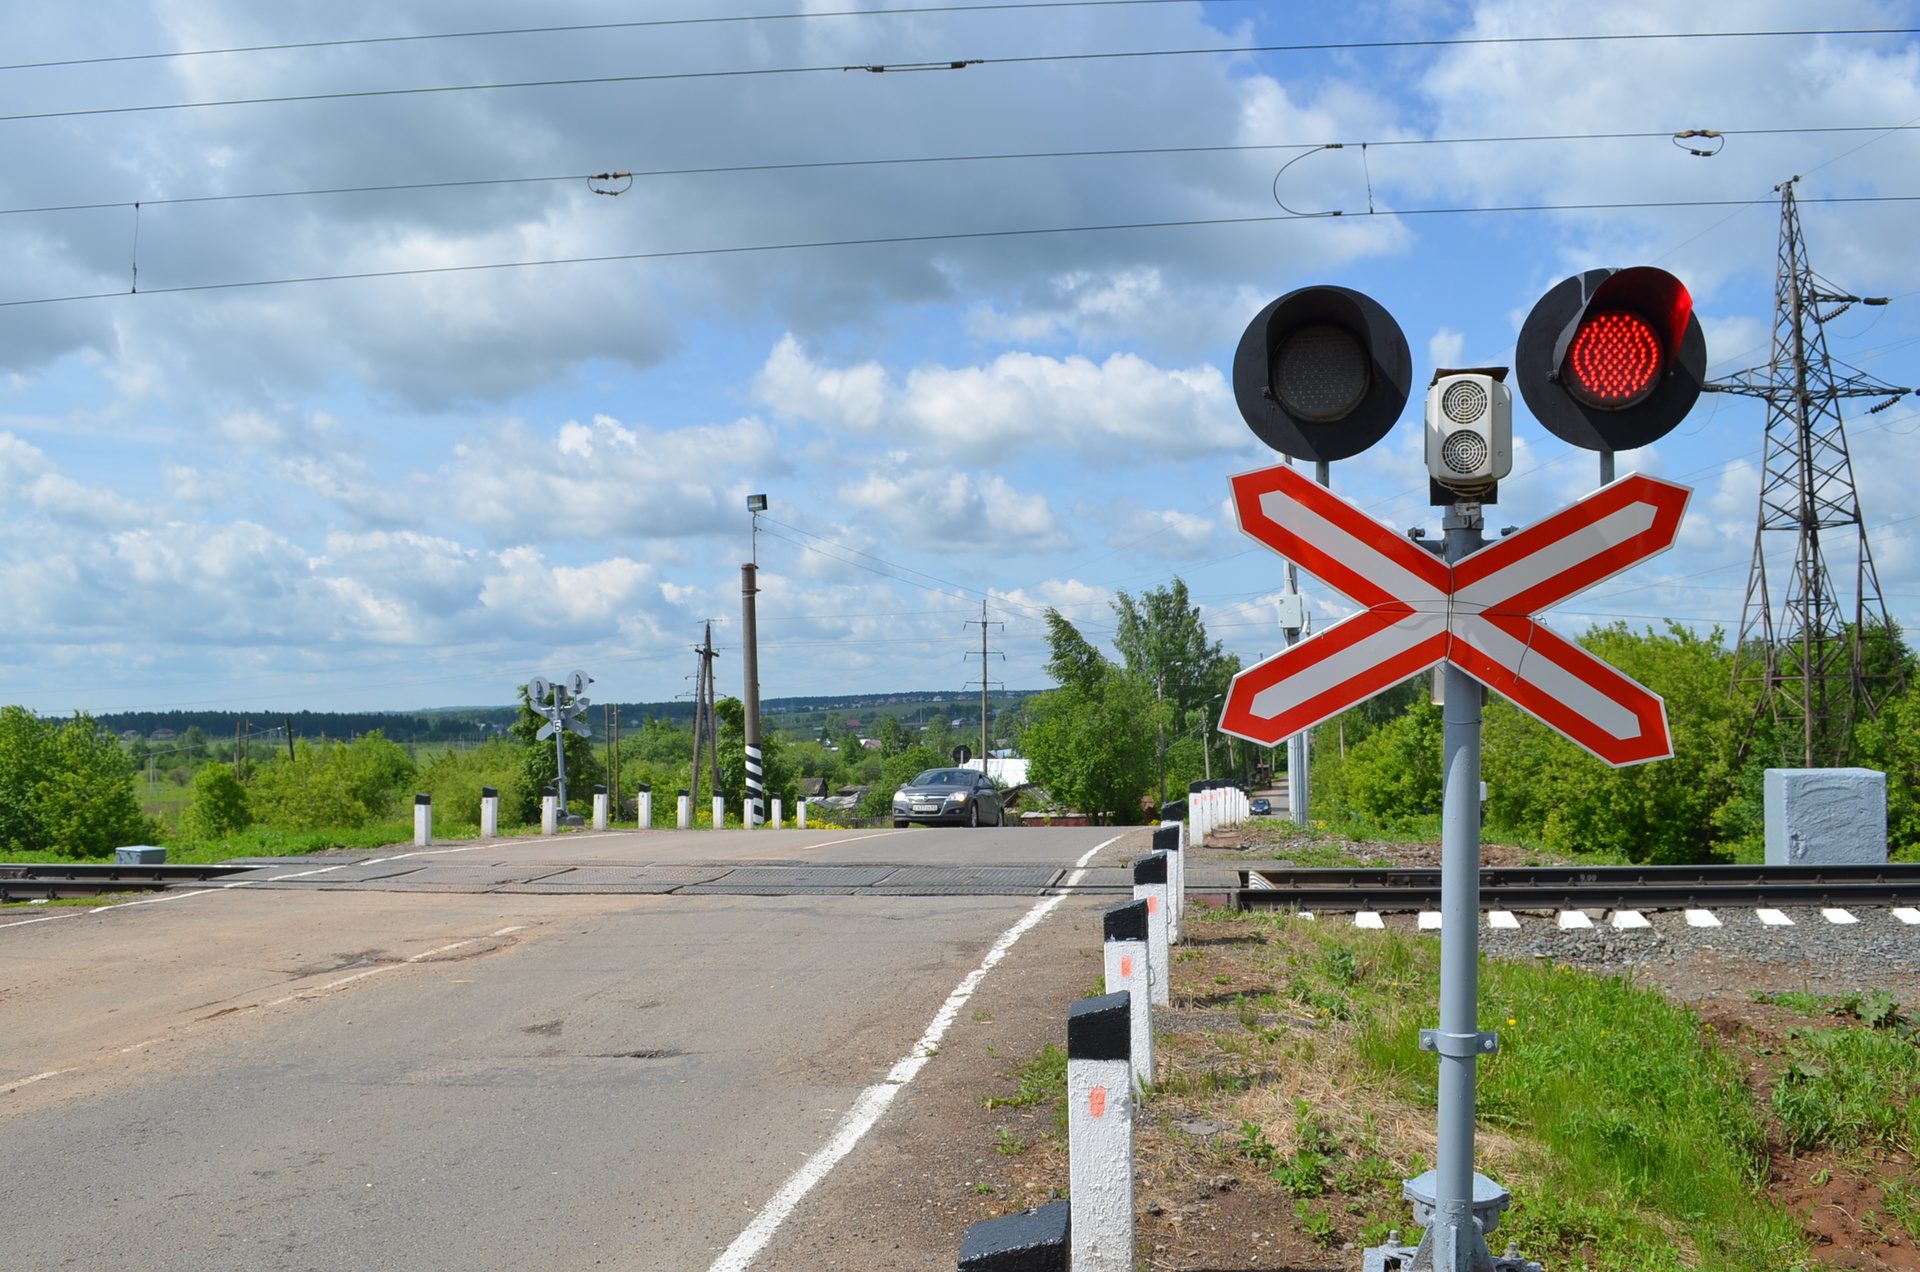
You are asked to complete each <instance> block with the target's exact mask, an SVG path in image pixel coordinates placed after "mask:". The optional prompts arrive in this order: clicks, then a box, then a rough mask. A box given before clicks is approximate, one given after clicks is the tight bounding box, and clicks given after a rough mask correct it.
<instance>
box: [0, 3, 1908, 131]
mask: <svg viewBox="0 0 1920 1272" xmlns="http://www.w3.org/2000/svg"><path fill="white" fill-rule="evenodd" d="M1916 34H1920V27H1836V28H1806V29H1799V30H1746V31H1664V32H1626V33H1618V34H1603V35H1515V36H1462V37H1457V38H1437V39H1428V40H1354V41H1339V42H1326V43H1315V44H1254V45H1223V46H1218V47H1203V48H1185V49H1123V50H1112V51H1106V52H1097V53H1032V54H1024V55H1017V56H1012V57H966V58H955V59H952V60H950V61H949V60H946V59H942V60H941V62H938V63H932V62H929V63H919V62H916V63H911V64H907V65H910V66H911V67H913V68H915V69H919V68H923V67H932V66H936V65H944V66H949V67H951V68H953V69H955V70H959V69H963V68H966V67H973V66H1035V65H1042V64H1048V63H1084V62H1117V61H1128V60H1140V59H1152V58H1179V57H1219V56H1223V55H1224V56H1245V55H1247V54H1252V53H1313V52H1333V51H1356V50H1366V49H1379V50H1386V49H1407V48H1461V47H1471V46H1475V45H1506V44H1521V45H1539V44H1577V43H1609V42H1619V41H1652V40H1715V39H1769V38H1796V39H1807V38H1812V37H1817V36H1886V35H1916ZM886 65H887V64H886V63H865V64H854V65H847V64H843V63H828V64H821V65H813V66H749V67H729V68H724V69H718V70H708V71H655V72H649V73H646V74H636V75H581V76H565V77H559V78H551V79H529V80H496V81H491V82H486V83H478V84H417V85H407V86H402V87H399V88H357V89H338V90H334V91H331V92H316V93H274V94H268V95H264V96H260V97H227V98H214V99H208V100H202V101H188V102H148V103H142V104H138V105H132V106H81V107H70V108H68V109H64V110H40V111H20V112H16V113H13V114H6V115H0V123H25V122H29V121H33V120H46V119H84V118H90V117H96V116H105V115H140V114H153V113H157V112H163V111H182V110H209V109H215V108H225V107H238V106H272V105H290V104H298V103H308V102H335V101H355V100H368V99H373V98H396V97H429V96H441V95H446V94H453V93H478V92H506V91H512V90H525V89H536V88H587V87H600V86H605V85H610V84H658V83H668V82H674V81H688V80H726V79H754V78H766V77H772V76H787V75H796V76H797V75H820V74H828V73H840V72H845V71H870V70H876V69H885V67H886Z"/></svg>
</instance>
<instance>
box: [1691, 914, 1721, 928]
mask: <svg viewBox="0 0 1920 1272" xmlns="http://www.w3.org/2000/svg"><path fill="white" fill-rule="evenodd" d="M1687 926H1688V927H1698V928H1709V927H1719V926H1720V920H1719V919H1717V918H1715V917H1714V914H1713V911H1712V910H1688V911H1687Z"/></svg>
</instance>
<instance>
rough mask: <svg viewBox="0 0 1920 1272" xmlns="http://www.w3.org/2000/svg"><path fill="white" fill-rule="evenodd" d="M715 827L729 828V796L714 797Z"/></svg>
mask: <svg viewBox="0 0 1920 1272" xmlns="http://www.w3.org/2000/svg"><path fill="white" fill-rule="evenodd" d="M713 828H714V829H715V830H725V829H726V828H727V797H726V796H725V795H715V796H714V797H713Z"/></svg>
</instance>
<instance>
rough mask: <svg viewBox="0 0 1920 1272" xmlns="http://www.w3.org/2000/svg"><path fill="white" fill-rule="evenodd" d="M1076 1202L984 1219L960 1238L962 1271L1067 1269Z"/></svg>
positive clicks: (1053, 1271)
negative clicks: (1068, 1246)
mask: <svg viewBox="0 0 1920 1272" xmlns="http://www.w3.org/2000/svg"><path fill="white" fill-rule="evenodd" d="M1072 1229H1073V1203H1072V1202H1071V1201H1050V1202H1048V1203H1047V1204H1046V1205H1044V1206H1041V1207H1039V1208H1038V1209H1036V1210H1020V1211H1015V1212H1014V1213H1013V1214H1010V1215H1000V1216H999V1217H997V1218H994V1219H982V1220H981V1221H980V1222H979V1223H976V1224H974V1225H973V1226H972V1227H971V1228H968V1229H967V1235H966V1236H964V1237H962V1238H961V1239H960V1269H959V1272H1067V1245H1068V1242H1069V1241H1070V1239H1071V1233H1072Z"/></svg>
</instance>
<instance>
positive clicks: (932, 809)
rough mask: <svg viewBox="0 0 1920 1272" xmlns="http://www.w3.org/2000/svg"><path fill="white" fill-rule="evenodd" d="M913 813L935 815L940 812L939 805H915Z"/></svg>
mask: <svg viewBox="0 0 1920 1272" xmlns="http://www.w3.org/2000/svg"><path fill="white" fill-rule="evenodd" d="M913 811H914V812H916V813H937V812H939V811H940V805H938V804H915V805H914V806H913Z"/></svg>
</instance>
